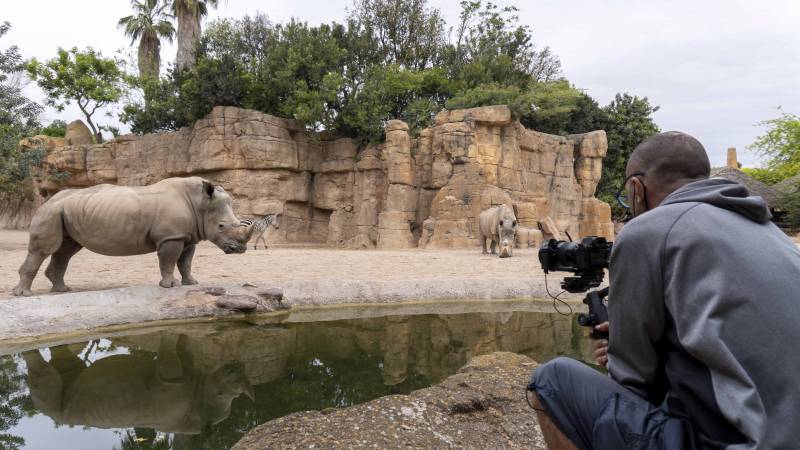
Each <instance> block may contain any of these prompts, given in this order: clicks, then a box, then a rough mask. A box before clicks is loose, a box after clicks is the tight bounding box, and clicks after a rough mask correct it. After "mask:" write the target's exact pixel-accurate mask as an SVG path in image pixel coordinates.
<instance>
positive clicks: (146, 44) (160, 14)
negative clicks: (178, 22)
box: [118, 0, 175, 78]
mask: <svg viewBox="0 0 800 450" xmlns="http://www.w3.org/2000/svg"><path fill="white" fill-rule="evenodd" d="M131 5H132V6H133V11H134V14H132V15H130V16H126V17H123V18H121V19H119V22H118V26H119V27H122V28H123V29H124V31H125V35H126V36H129V37H130V38H131V45H133V44H134V43H135V42H136V40H137V39H138V40H139V55H138V63H139V76H142V77H154V78H155V77H158V74H159V72H160V70H161V39H167V40H168V41H169V42H172V37H173V36H174V35H175V28H174V27H173V26H172V22H171V21H170V20H171V19H172V16H171V15H169V14H167V13H166V12H165V10H166V8H167V7H168V5H167V4H166V3H162V2H161V0H132V1H131Z"/></svg>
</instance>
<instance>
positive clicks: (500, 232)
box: [478, 205, 517, 258]
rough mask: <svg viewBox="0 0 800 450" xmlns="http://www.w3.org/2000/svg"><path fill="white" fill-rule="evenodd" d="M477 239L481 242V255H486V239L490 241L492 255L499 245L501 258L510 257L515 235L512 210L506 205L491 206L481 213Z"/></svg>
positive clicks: (514, 217)
mask: <svg viewBox="0 0 800 450" xmlns="http://www.w3.org/2000/svg"><path fill="white" fill-rule="evenodd" d="M479 225H480V226H479V227H478V228H479V233H478V239H480V241H481V247H482V249H483V253H486V239H487V238H488V239H491V240H492V243H491V248H492V254H493V255H494V254H495V250H496V248H497V246H498V245H500V254H499V255H498V256H499V257H501V258H507V257H510V256H511V255H512V253H513V248H514V241H515V240H516V234H517V217H516V216H515V215H514V210H513V209H511V208H510V207H508V206H506V205H500V206H493V207H491V208H489V209H487V210H484V211H482V212H481V215H480V224H479Z"/></svg>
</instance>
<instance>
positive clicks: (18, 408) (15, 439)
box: [0, 356, 33, 450]
mask: <svg viewBox="0 0 800 450" xmlns="http://www.w3.org/2000/svg"><path fill="white" fill-rule="evenodd" d="M32 403H33V402H32V401H31V398H30V396H29V395H28V394H27V393H26V388H25V374H24V373H22V372H21V371H20V370H19V366H18V365H17V361H15V357H13V356H0V448H3V449H8V450H18V449H21V448H23V447H24V446H25V439H24V438H22V437H20V436H15V435H13V434H10V433H8V432H7V431H8V430H9V429H10V428H12V427H13V426H15V425H17V424H18V423H19V419H21V418H22V417H23V416H26V415H33V414H32V413H33V409H32Z"/></svg>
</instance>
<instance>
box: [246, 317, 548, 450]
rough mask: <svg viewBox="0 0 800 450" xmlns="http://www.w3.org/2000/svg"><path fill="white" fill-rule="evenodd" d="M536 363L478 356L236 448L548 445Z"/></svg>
mask: <svg viewBox="0 0 800 450" xmlns="http://www.w3.org/2000/svg"><path fill="white" fill-rule="evenodd" d="M390 326H395V327H397V326H402V324H399V323H398V324H390ZM535 367H536V362H534V361H533V360H532V359H530V358H528V357H527V356H523V355H518V354H514V353H507V352H496V353H492V354H488V355H482V356H477V357H475V358H472V359H471V360H469V362H468V363H467V364H466V365H465V366H464V367H462V368H461V369H460V370H459V371H458V373H456V374H455V375H452V376H450V377H448V378H447V379H445V380H444V381H442V382H441V383H439V384H437V385H435V386H432V387H429V388H425V389H420V390H418V391H414V392H412V393H410V394H408V395H391V396H387V397H381V398H379V399H376V400H372V401H370V402H367V403H362V404H360V405H356V406H351V407H346V408H329V409H325V410H322V411H306V412H300V413H294V414H290V415H288V416H285V417H282V418H279V419H275V420H272V421H269V422H267V423H265V424H263V425H260V426H258V427H256V428H254V429H252V430H250V431H249V432H248V433H247V434H246V435H245V436H244V437H243V438H242V439H241V440H239V442H237V443H236V444H235V445H234V446H233V450H243V449H252V448H298V447H302V448H336V449H338V448H400V447H403V448H508V449H517V448H519V449H545V448H546V447H545V443H544V438H543V436H542V433H541V429H540V428H539V425H538V423H537V420H536V414H535V412H534V411H533V410H532V409H531V407H530V406H528V403H527V402H526V399H525V397H524V395H523V393H524V391H523V386H524V385H525V382H526V380H528V379H530V376H531V373H532V371H533V369H534V368H535Z"/></svg>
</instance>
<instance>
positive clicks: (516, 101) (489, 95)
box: [445, 83, 533, 118]
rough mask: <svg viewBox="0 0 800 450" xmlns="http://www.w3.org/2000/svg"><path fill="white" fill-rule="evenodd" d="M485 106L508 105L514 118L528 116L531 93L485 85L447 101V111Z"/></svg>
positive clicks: (493, 84)
mask: <svg viewBox="0 0 800 450" xmlns="http://www.w3.org/2000/svg"><path fill="white" fill-rule="evenodd" d="M485 105H508V106H509V108H510V109H511V112H512V114H513V115H514V118H520V117H523V116H529V115H530V114H531V111H533V93H532V92H530V91H523V90H521V89H520V88H519V87H517V86H501V85H498V84H496V83H487V84H482V85H479V86H478V87H475V88H472V89H468V90H466V91H464V92H461V93H459V95H457V96H455V97H453V98H451V99H449V100H447V102H446V103H445V106H446V108H447V109H460V108H474V107H477V106H485Z"/></svg>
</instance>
